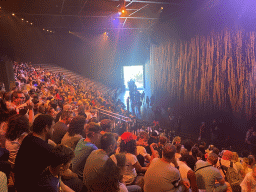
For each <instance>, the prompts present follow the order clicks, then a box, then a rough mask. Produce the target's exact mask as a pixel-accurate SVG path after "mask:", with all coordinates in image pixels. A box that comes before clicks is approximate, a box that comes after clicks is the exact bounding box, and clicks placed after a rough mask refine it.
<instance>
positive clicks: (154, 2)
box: [111, 0, 184, 5]
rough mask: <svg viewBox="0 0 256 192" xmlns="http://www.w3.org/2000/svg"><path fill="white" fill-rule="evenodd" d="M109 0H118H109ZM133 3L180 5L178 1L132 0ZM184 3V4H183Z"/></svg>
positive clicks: (127, 0)
mask: <svg viewBox="0 0 256 192" xmlns="http://www.w3.org/2000/svg"><path fill="white" fill-rule="evenodd" d="M111 1H119V0H111ZM125 2H130V3H131V1H130V0H125ZM132 2H133V3H150V4H166V5H182V4H180V3H171V2H158V1H141V0H134V1H132ZM183 5H184V4H183Z"/></svg>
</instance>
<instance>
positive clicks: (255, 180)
mask: <svg viewBox="0 0 256 192" xmlns="http://www.w3.org/2000/svg"><path fill="white" fill-rule="evenodd" d="M240 186H241V188H242V192H252V191H256V166H255V165H254V166H253V167H252V171H251V172H249V173H247V174H246V176H245V178H244V180H243V181H242V183H241V184H240Z"/></svg>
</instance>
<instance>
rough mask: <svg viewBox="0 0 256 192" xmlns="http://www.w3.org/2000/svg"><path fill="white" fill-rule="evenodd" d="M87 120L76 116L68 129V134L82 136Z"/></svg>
mask: <svg viewBox="0 0 256 192" xmlns="http://www.w3.org/2000/svg"><path fill="white" fill-rule="evenodd" d="M85 122H86V119H85V117H83V116H76V117H74V118H73V119H72V120H71V122H70V124H69V128H68V134H69V136H74V135H75V134H80V135H81V134H82V133H83V130H84V125H85Z"/></svg>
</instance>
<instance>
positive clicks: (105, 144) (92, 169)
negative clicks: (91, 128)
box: [83, 133, 116, 191]
mask: <svg viewBox="0 0 256 192" xmlns="http://www.w3.org/2000/svg"><path fill="white" fill-rule="evenodd" d="M100 143H101V149H98V150H94V151H92V152H91V154H90V155H89V157H88V158H87V160H86V163H85V166H84V172H83V183H84V185H85V186H86V188H87V189H88V191H94V187H97V186H95V185H94V181H95V179H96V178H97V177H98V175H99V174H102V168H103V167H104V165H105V163H106V162H107V160H108V159H109V156H111V155H112V154H113V153H114V152H115V150H116V139H115V136H114V135H113V134H112V133H105V134H104V135H103V136H102V137H101V139H100Z"/></svg>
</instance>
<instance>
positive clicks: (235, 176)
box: [219, 160, 243, 192]
mask: <svg viewBox="0 0 256 192" xmlns="http://www.w3.org/2000/svg"><path fill="white" fill-rule="evenodd" d="M219 162H220V160H219ZM220 167H221V169H222V171H223V173H224V175H225V180H226V181H227V182H228V183H229V184H230V185H231V188H232V191H233V192H241V186H240V183H241V182H242V181H243V178H242V177H241V175H240V174H239V173H238V172H237V171H236V170H235V168H234V167H233V162H232V161H231V162H230V167H226V166H225V165H221V162H220Z"/></svg>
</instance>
